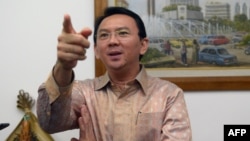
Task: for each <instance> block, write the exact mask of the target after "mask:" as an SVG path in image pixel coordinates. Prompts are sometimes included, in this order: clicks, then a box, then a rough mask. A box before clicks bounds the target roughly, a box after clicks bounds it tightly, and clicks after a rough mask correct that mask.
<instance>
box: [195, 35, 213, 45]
mask: <svg viewBox="0 0 250 141" xmlns="http://www.w3.org/2000/svg"><path fill="white" fill-rule="evenodd" d="M213 37H215V35H202V36H201V37H200V38H198V40H197V41H198V43H200V44H208V41H209V40H210V39H211V38H213Z"/></svg>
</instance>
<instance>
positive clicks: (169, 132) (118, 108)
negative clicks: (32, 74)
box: [37, 67, 192, 141]
mask: <svg viewBox="0 0 250 141" xmlns="http://www.w3.org/2000/svg"><path fill="white" fill-rule="evenodd" d="M38 93H39V96H38V99H37V115H38V120H39V123H40V125H41V127H42V128H43V129H45V130H46V131H47V132H49V133H55V132H60V131H65V130H69V129H75V128H78V123H77V119H78V117H79V116H80V108H81V106H82V105H83V104H84V105H86V106H87V108H88V110H89V112H90V116H91V119H92V123H93V127H94V133H95V136H96V140H97V141H191V138H192V134H191V127H190V121H189V116H188V111H187V107H186V104H185V100H184V94H183V91H182V89H180V88H179V87H178V86H176V85H175V84H173V83H171V82H169V81H166V80H161V79H160V78H156V77H152V76H149V75H148V74H147V73H146V70H145V68H143V67H142V69H141V71H140V73H139V74H138V75H137V77H136V79H135V81H131V82H129V83H127V84H126V85H125V86H124V89H122V90H121V89H119V88H118V87H116V86H115V85H114V84H113V83H112V82H111V81H110V79H109V77H108V74H107V73H106V74H105V75H103V76H100V77H97V78H95V79H88V80H84V81H76V80H74V81H72V84H71V85H70V86H68V87H63V88H62V87H58V85H57V84H56V82H55V80H54V78H53V76H52V74H50V75H49V77H48V79H47V81H46V82H45V83H43V84H42V85H41V86H40V87H39V90H38Z"/></svg>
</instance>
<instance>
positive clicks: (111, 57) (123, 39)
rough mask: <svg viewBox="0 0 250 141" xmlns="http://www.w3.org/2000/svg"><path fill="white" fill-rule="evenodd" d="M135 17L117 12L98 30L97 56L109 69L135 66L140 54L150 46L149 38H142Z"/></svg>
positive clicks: (105, 20) (104, 21)
mask: <svg viewBox="0 0 250 141" xmlns="http://www.w3.org/2000/svg"><path fill="white" fill-rule="evenodd" d="M138 33H139V30H138V28H137V26H136V23H135V21H134V19H133V18H131V17H129V16H127V15H122V14H116V15H112V16H109V17H107V18H105V19H104V20H103V21H102V22H101V24H100V26H99V29H98V31H97V37H96V38H97V41H96V45H95V54H96V58H98V59H101V60H102V62H103V63H104V65H105V66H106V68H107V69H108V70H110V69H111V70H119V69H122V68H134V67H135V66H136V65H137V67H138V65H139V56H140V55H142V54H144V53H145V52H146V50H147V48H148V39H147V38H145V39H140V37H139V35H138Z"/></svg>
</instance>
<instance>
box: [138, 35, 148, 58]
mask: <svg viewBox="0 0 250 141" xmlns="http://www.w3.org/2000/svg"><path fill="white" fill-rule="evenodd" d="M147 50H148V38H143V39H142V40H141V51H140V54H141V55H144V54H145V53H146V52H147Z"/></svg>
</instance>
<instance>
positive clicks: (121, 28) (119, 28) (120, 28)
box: [98, 26, 129, 32]
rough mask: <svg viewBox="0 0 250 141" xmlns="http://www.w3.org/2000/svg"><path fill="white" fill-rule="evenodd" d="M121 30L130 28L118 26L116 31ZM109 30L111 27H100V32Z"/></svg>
mask: <svg viewBox="0 0 250 141" xmlns="http://www.w3.org/2000/svg"><path fill="white" fill-rule="evenodd" d="M119 30H129V28H128V27H126V26H124V27H118V28H116V29H115V31H119ZM108 31H109V29H106V28H103V29H100V30H99V31H98V32H108Z"/></svg>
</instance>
